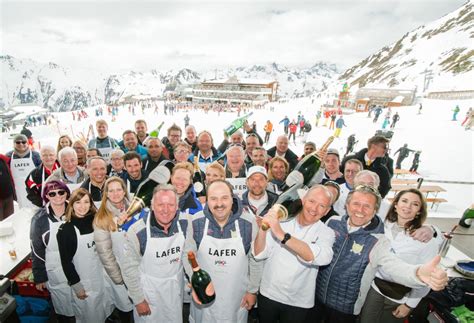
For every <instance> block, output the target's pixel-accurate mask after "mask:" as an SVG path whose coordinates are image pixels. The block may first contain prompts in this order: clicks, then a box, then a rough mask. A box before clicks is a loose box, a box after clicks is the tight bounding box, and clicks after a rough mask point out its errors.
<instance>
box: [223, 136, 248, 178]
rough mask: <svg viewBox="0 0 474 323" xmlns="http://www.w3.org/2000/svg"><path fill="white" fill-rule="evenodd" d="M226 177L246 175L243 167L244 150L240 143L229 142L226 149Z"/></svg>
mask: <svg viewBox="0 0 474 323" xmlns="http://www.w3.org/2000/svg"><path fill="white" fill-rule="evenodd" d="M225 154H226V160H227V162H226V166H225V177H226V178H242V177H244V178H245V176H246V173H247V169H246V167H245V151H244V149H243V148H242V145H239V144H231V145H230V146H229V148H227V151H226V153H225Z"/></svg>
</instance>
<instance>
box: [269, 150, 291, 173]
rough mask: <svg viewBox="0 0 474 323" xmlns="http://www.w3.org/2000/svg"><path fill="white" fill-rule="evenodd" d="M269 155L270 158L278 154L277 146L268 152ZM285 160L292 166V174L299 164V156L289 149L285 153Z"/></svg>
mask: <svg viewBox="0 0 474 323" xmlns="http://www.w3.org/2000/svg"><path fill="white" fill-rule="evenodd" d="M267 154H268V156H270V157H272V158H273V157H275V154H276V146H275V147H272V148H270V149H268V150H267ZM285 159H286V161H287V162H288V164H290V172H291V171H292V170H293V169H294V168H295V166H296V164H298V156H296V154H295V153H294V152H292V151H291V149H288V150H287V151H286V153H285Z"/></svg>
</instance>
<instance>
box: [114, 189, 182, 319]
mask: <svg viewBox="0 0 474 323" xmlns="http://www.w3.org/2000/svg"><path fill="white" fill-rule="evenodd" d="M152 208H153V212H151V213H150V214H149V215H148V216H146V218H144V219H142V220H139V221H138V222H137V223H135V224H134V225H133V226H132V227H131V228H130V229H129V230H128V233H127V236H126V243H125V261H124V263H123V272H122V274H123V278H124V280H125V283H126V284H127V287H128V289H129V294H130V297H131V298H132V300H133V302H134V304H135V310H134V317H135V322H163V323H165V322H166V323H168V322H171V323H175V322H178V323H180V322H182V304H183V288H184V280H183V275H184V272H183V263H182V253H183V249H184V241H185V238H184V233H183V232H184V231H185V228H182V226H183V225H184V224H185V223H187V220H186V218H185V216H181V214H180V213H179V211H178V201H177V194H176V190H175V189H174V187H173V186H172V185H160V186H158V188H157V190H156V191H155V193H154V196H153V203H152ZM142 252H143V254H142ZM137 273H139V274H138V275H137Z"/></svg>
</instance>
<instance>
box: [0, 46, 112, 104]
mask: <svg viewBox="0 0 474 323" xmlns="http://www.w3.org/2000/svg"><path fill="white" fill-rule="evenodd" d="M0 70H1V75H2V77H1V86H0V99H1V101H3V103H4V104H5V105H6V106H7V107H8V106H10V105H15V104H25V103H36V104H38V105H40V106H43V107H45V108H46V107H49V108H50V109H52V110H53V111H69V110H74V109H78V108H81V107H85V106H91V105H94V104H97V103H99V102H100V101H101V94H100V92H98V91H97V89H98V86H99V85H100V83H102V82H103V81H102V80H101V78H100V76H99V75H96V76H92V75H91V74H90V73H88V74H83V73H81V72H79V71H71V70H68V69H66V68H64V67H61V66H59V65H57V64H55V63H52V62H50V63H47V64H40V63H37V62H35V61H33V60H31V59H18V58H15V57H12V56H9V55H5V56H0ZM86 75H87V76H86Z"/></svg>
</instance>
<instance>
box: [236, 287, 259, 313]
mask: <svg viewBox="0 0 474 323" xmlns="http://www.w3.org/2000/svg"><path fill="white" fill-rule="evenodd" d="M255 303H257V295H255V294H252V293H249V292H247V293H245V295H244V297H242V302H241V303H240V307H243V308H245V309H246V310H247V311H250V310H251V309H252V307H254V305H255Z"/></svg>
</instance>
